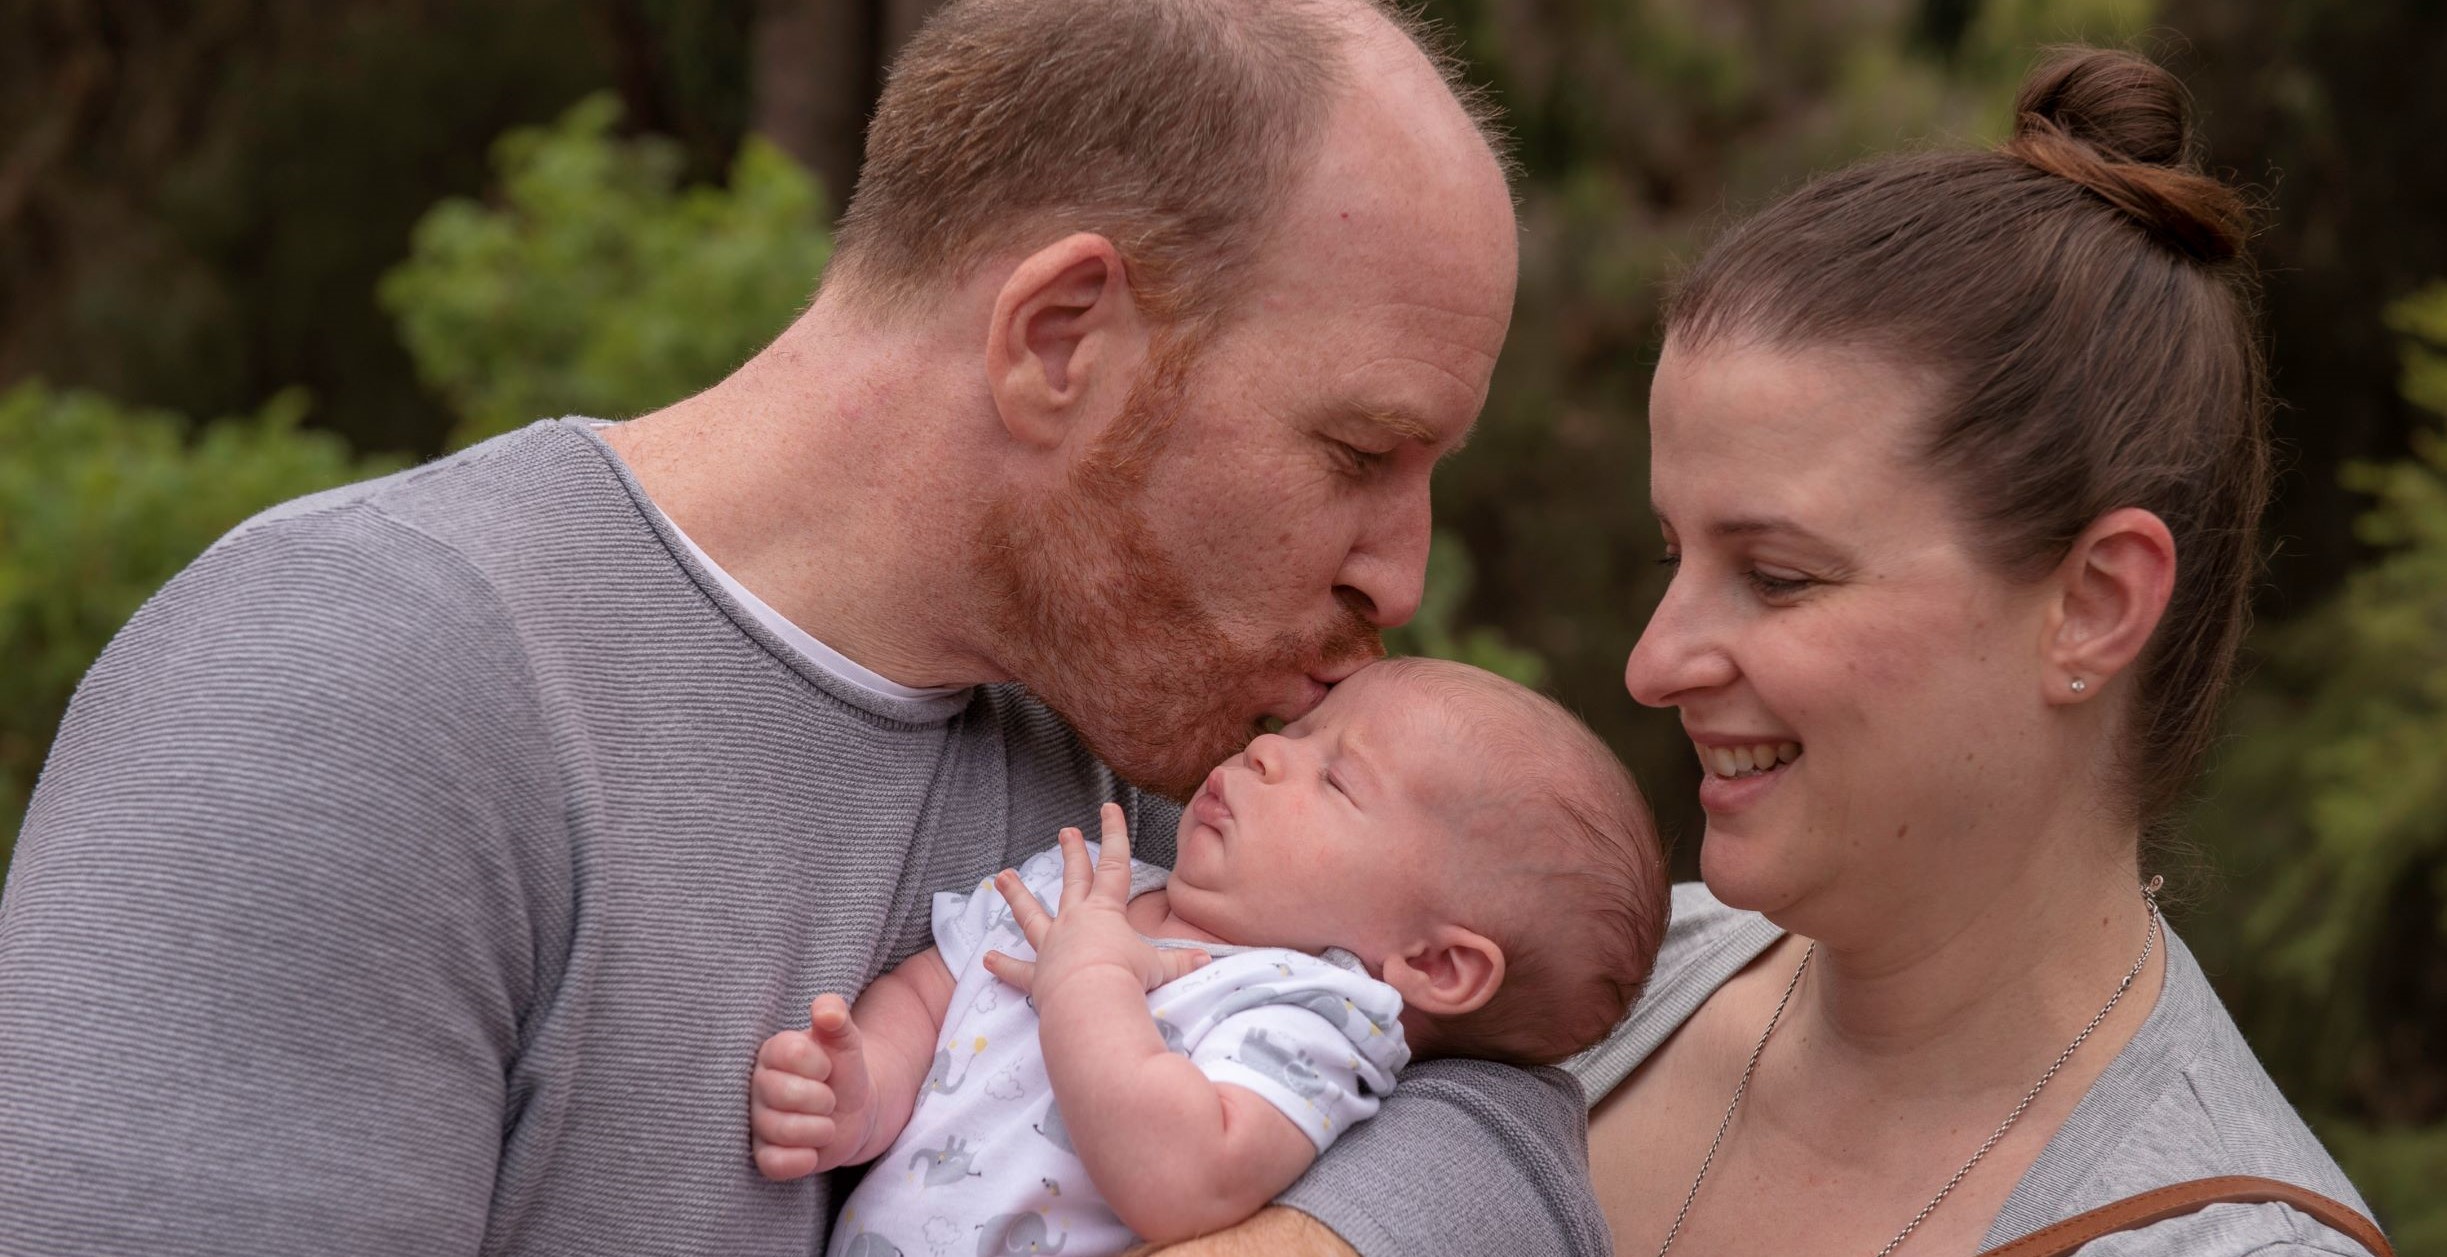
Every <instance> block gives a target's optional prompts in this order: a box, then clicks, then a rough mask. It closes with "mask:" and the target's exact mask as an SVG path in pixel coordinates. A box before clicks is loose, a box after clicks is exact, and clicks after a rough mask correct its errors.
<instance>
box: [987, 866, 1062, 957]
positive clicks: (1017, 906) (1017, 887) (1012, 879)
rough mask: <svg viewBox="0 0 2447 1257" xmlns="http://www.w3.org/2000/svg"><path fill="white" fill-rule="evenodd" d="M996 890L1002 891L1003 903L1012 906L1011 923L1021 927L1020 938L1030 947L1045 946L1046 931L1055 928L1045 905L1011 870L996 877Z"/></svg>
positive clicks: (1006, 870) (1004, 871)
mask: <svg viewBox="0 0 2447 1257" xmlns="http://www.w3.org/2000/svg"><path fill="white" fill-rule="evenodd" d="M994 889H996V890H998V891H1001V892H1002V895H1003V902H1004V903H1007V904H1010V905H1011V923H1012V924H1013V925H1016V926H1018V927H1020V937H1021V938H1024V939H1027V940H1028V945H1029V946H1030V947H1043V946H1044V945H1045V931H1046V930H1048V929H1051V928H1052V927H1053V923H1054V919H1053V918H1052V917H1050V916H1047V915H1046V914H1045V905H1044V904H1041V903H1038V902H1037V897H1036V896H1035V895H1034V894H1032V893H1031V892H1030V891H1029V889H1028V886H1027V884H1026V883H1024V882H1022V881H1020V875H1019V874H1017V873H1014V872H1012V871H1011V870H1010V869H1004V870H1003V871H1002V872H1000V873H997V874H995V875H994Z"/></svg>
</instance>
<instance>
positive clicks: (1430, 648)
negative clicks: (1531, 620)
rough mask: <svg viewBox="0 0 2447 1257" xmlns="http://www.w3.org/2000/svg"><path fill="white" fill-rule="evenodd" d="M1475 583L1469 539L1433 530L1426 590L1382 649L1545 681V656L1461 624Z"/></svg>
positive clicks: (1497, 632) (1529, 682)
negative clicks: (1409, 614)
mask: <svg viewBox="0 0 2447 1257" xmlns="http://www.w3.org/2000/svg"><path fill="white" fill-rule="evenodd" d="M1477 581H1478V573H1477V570H1476V568H1475V566H1474V565H1473V564H1472V563H1471V562H1470V551H1469V549H1468V548H1467V543H1465V542H1463V541H1462V539H1461V538H1460V537H1458V536H1456V535H1455V534H1454V533H1453V532H1451V531H1450V530H1448V529H1442V528H1439V529H1437V530H1436V536H1435V541H1434V544H1432V545H1431V546H1429V548H1428V552H1427V588H1426V589H1425V590H1424V591H1423V592H1422V593H1421V594H1420V595H1419V610H1418V611H1417V612H1416V613H1414V614H1413V615H1412V616H1411V618H1410V623H1408V624H1405V625H1403V626H1402V627H1400V628H1397V629H1389V630H1387V631H1386V634H1385V648H1386V649H1387V650H1389V651H1391V652H1392V653H1394V654H1397V655H1433V656H1435V657H1436V658H1438V659H1458V660H1460V661H1461V662H1463V663H1466V664H1469V665H1471V666H1472V667H1478V668H1485V669H1486V670H1487V671H1489V672H1492V673H1494V674H1496V675H1497V676H1500V677H1509V678H1511V679H1512V680H1515V681H1518V682H1520V683H1521V684H1523V685H1526V686H1529V687H1531V688H1532V689H1535V688H1537V687H1539V686H1542V685H1544V684H1546V675H1547V666H1546V660H1545V659H1544V658H1543V657H1541V656H1540V655H1539V654H1538V652H1536V651H1534V650H1529V649H1527V648H1525V647H1522V646H1519V645H1516V644H1514V642H1513V641H1512V639H1511V638H1510V637H1508V636H1506V635H1505V633H1504V631H1503V630H1502V629H1499V628H1494V627H1491V626H1489V625H1484V624H1479V625H1470V626H1466V627H1465V626H1464V625H1463V624H1462V620H1461V605H1462V601H1463V600H1464V599H1466V598H1468V597H1469V596H1470V587H1471V586H1472V585H1474V584H1476V583H1477Z"/></svg>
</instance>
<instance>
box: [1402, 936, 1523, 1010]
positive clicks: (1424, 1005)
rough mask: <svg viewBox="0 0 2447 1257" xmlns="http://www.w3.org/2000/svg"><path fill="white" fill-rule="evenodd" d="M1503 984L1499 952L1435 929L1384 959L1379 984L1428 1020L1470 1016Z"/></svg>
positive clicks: (1487, 943)
mask: <svg viewBox="0 0 2447 1257" xmlns="http://www.w3.org/2000/svg"><path fill="white" fill-rule="evenodd" d="M1503 984H1504V949H1503V948H1501V947H1498V946H1496V945H1495V940H1493V939H1490V938H1488V937H1487V936H1486V935H1484V934H1479V933H1474V932H1472V931H1470V930H1465V929H1463V928H1461V927H1460V926H1458V925H1439V926H1437V927H1436V928H1435V929H1434V930H1433V931H1432V932H1430V933H1429V934H1428V936H1427V937H1426V938H1423V939H1421V940H1419V941H1418V942H1415V943H1412V944H1411V945H1410V946H1409V947H1408V948H1406V949H1404V950H1403V951H1401V952H1399V953H1397V954H1395V955H1392V956H1388V957H1386V958H1385V985H1387V986H1390V987H1392V988H1393V989H1394V990H1396V991H1398V992H1400V993H1401V995H1402V1004H1403V1006H1404V1007H1405V1008H1415V1009H1417V1010H1419V1011H1420V1012H1422V1013H1426V1014H1428V1015H1430V1016H1434V1017H1458V1016H1460V1015H1461V1014H1463V1013H1468V1012H1476V1011H1477V1010H1478V1009H1479V1008H1480V1007H1481V1006H1483V1005H1485V1004H1486V1002H1487V1001H1488V1000H1491V999H1494V998H1495V989H1496V988H1497V987H1499V986H1502V985H1503Z"/></svg>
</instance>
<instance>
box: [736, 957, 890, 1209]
mask: <svg viewBox="0 0 2447 1257" xmlns="http://www.w3.org/2000/svg"><path fill="white" fill-rule="evenodd" d="M807 1015H808V1028H807V1029H805V1030H785V1031H783V1032H781V1033H780V1034H777V1035H774V1036H773V1037H772V1038H770V1039H767V1040H765V1046H764V1047H763V1048H761V1049H759V1050H758V1051H757V1053H756V1070H755V1072H754V1073H753V1074H752V1075H750V1077H749V1080H748V1095H749V1102H748V1134H749V1137H750V1142H751V1144H752V1145H753V1147H754V1149H755V1154H756V1168H757V1169H758V1170H759V1171H761V1172H762V1173H763V1174H764V1176H765V1177H766V1178H769V1179H772V1180H774V1181H775V1182H788V1181H790V1180H791V1179H798V1178H805V1177H807V1176H808V1175H810V1174H815V1173H820V1172H822V1171H825V1170H829V1169H832V1168H834V1167H835V1166H841V1165H847V1164H849V1162H850V1161H851V1160H852V1159H853V1158H854V1157H855V1156H856V1154H857V1152H858V1148H859V1145H860V1144H863V1143H865V1142H866V1139H867V1135H868V1134H869V1133H870V1132H872V1131H873V1130H874V1129H875V1106H874V1103H873V1088H872V1087H871V1086H870V1084H869V1081H868V1077H867V1060H866V1054H865V1051H864V1049H863V1048H862V1047H861V1045H860V1043H859V1040H858V1026H857V1024H856V1023H855V1022H853V1021H851V1020H850V1006H849V1004H848V1003H847V1002H846V1001H844V1000H843V999H842V998H841V997H840V996H838V995H819V996H817V997H816V1001H815V1003H813V1004H810V1005H808V1009H807Z"/></svg>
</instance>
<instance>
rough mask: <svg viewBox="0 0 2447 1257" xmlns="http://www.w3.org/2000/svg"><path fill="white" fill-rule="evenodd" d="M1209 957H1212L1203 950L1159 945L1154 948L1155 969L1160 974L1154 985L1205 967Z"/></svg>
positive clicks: (1162, 983)
mask: <svg viewBox="0 0 2447 1257" xmlns="http://www.w3.org/2000/svg"><path fill="white" fill-rule="evenodd" d="M1211 959H1213V957H1210V956H1208V955H1207V954H1206V953H1205V952H1202V951H1196V950H1193V949H1191V948H1187V947H1159V948H1157V949H1156V971H1157V973H1158V974H1159V975H1160V976H1159V977H1158V978H1157V979H1156V985H1157V986H1162V985H1164V984H1165V983H1167V982H1170V981H1172V980H1173V979H1175V978H1186V977H1188V976H1189V975H1191V974H1193V973H1196V972H1198V971H1199V970H1200V969H1204V968H1206V966H1207V962H1208V961H1209V960H1211Z"/></svg>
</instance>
